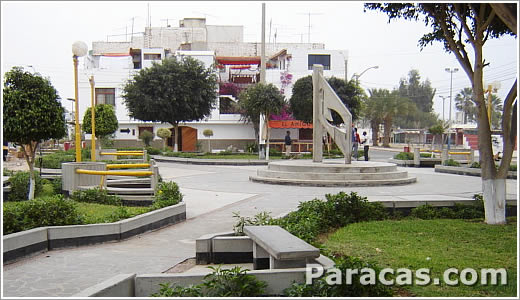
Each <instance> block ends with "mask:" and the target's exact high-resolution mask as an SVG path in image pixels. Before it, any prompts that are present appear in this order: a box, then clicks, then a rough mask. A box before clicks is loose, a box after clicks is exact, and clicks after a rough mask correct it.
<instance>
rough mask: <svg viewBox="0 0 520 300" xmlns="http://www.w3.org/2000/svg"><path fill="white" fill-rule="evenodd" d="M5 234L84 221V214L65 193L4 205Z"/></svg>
mask: <svg viewBox="0 0 520 300" xmlns="http://www.w3.org/2000/svg"><path fill="white" fill-rule="evenodd" d="M3 217H4V222H3V229H4V234H9V233H14V232H18V231H23V230H28V229H32V228H37V227H43V226H63V225H76V224H82V223H83V216H81V215H80V214H79V213H78V211H77V210H76V204H75V203H74V201H72V200H68V199H65V198H64V197H63V195H55V196H49V197H40V198H36V199H34V200H30V201H24V202H21V203H20V204H19V205H16V206H12V207H11V206H8V207H6V206H5V205H4V214H3Z"/></svg>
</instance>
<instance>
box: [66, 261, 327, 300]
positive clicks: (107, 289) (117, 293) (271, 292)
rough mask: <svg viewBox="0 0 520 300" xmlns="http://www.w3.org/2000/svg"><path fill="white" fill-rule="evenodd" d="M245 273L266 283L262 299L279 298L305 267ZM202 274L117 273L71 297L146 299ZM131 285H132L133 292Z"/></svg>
mask: <svg viewBox="0 0 520 300" xmlns="http://www.w3.org/2000/svg"><path fill="white" fill-rule="evenodd" d="M315 263H318V264H321V265H322V266H323V267H324V268H325V269H328V268H330V267H332V266H333V265H334V263H333V262H332V260H331V259H329V258H327V257H325V256H320V257H319V258H318V259H316V261H315ZM247 273H248V274H250V275H253V276H255V277H256V278H257V279H258V280H261V281H265V282H266V283H267V287H266V289H265V296H279V295H282V294H283V290H284V289H286V288H288V287H290V286H291V285H292V284H293V283H294V282H297V283H304V282H305V268H293V269H275V270H253V271H248V272H247ZM205 275H207V274H206V273H204V274H202V273H201V274H164V273H160V274H142V275H136V274H120V275H117V276H114V277H112V278H109V279H107V280H105V281H103V282H101V283H99V284H97V285H94V286H92V287H90V288H88V289H86V290H83V291H81V292H80V293H78V294H75V295H73V296H72V297H73V298H77V297H150V295H151V294H153V293H157V292H158V291H159V289H160V284H161V283H170V284H176V285H180V286H189V285H196V284H200V283H202V281H203V280H204V276H205ZM132 286H134V289H133V290H132V288H131V287H132Z"/></svg>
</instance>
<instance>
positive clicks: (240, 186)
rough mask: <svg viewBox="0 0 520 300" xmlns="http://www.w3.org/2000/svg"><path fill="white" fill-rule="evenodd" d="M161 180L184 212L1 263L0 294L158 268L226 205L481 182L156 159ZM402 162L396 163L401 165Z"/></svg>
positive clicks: (408, 195) (181, 252)
mask: <svg viewBox="0 0 520 300" xmlns="http://www.w3.org/2000/svg"><path fill="white" fill-rule="evenodd" d="M158 165H159V168H160V173H161V175H162V177H163V179H164V180H174V181H176V182H177V183H178V184H179V186H180V187H181V191H182V193H183V194H184V195H185V202H186V204H187V210H188V211H187V215H188V219H187V220H186V221H185V222H182V223H179V224H175V225H172V226H169V227H166V228H163V229H160V230H157V231H154V232H150V233H145V234H143V235H140V236H136V237H133V238H130V239H128V240H125V241H121V242H112V243H105V244H99V245H93V246H86V247H79V248H70V249H62V250H54V251H50V252H46V253H43V254H40V255H37V256H34V257H32V258H28V259H25V260H22V261H20V262H16V263H13V264H8V265H5V266H3V291H2V292H3V296H6V297H14V296H17V297H67V296H71V295H73V294H75V293H77V292H79V291H81V290H84V289H85V288H88V287H90V286H92V285H94V284H97V283H99V282H102V281H104V280H106V279H108V278H110V277H112V276H115V275H118V274H121V273H138V274H145V273H160V272H164V271H166V270H168V269H169V268H171V267H172V266H174V265H175V264H177V263H179V262H181V261H183V260H185V259H186V258H189V257H194V256H195V239H196V238H198V237H199V236H201V235H203V234H206V233H211V232H222V231H230V230H232V226H233V224H234V223H235V220H234V219H233V217H232V216H233V212H240V214H241V215H243V216H252V215H254V214H256V213H259V212H262V211H269V212H271V213H272V215H273V216H277V215H279V214H281V213H286V212H288V211H290V210H293V209H295V208H296V207H297V205H298V203H299V202H300V201H308V200H312V199H314V198H321V199H323V198H324V195H325V194H327V193H337V192H340V191H345V192H350V191H354V192H358V193H359V194H360V195H362V196H367V197H368V199H369V200H371V201H378V200H379V201H382V200H395V201H402V200H450V199H453V200H455V199H466V200H471V198H472V196H473V195H474V194H476V193H479V192H480V190H481V180H480V178H479V177H473V176H460V175H451V174H439V173H435V172H434V170H433V169H430V168H428V169H424V168H420V169H416V168H405V170H407V171H408V172H409V173H410V175H411V176H416V177H417V183H415V184H410V185H404V186H393V187H392V186H384V187H357V188H326V187H299V186H286V185H266V184H260V183H253V182H250V181H249V180H248V178H249V176H250V175H253V174H256V170H257V169H258V168H266V167H265V166H202V165H187V164H178V163H158ZM400 169H401V168H400ZM516 183H517V182H516V180H508V181H507V192H508V197H507V198H508V199H516V197H517V195H516Z"/></svg>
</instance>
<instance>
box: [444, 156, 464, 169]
mask: <svg viewBox="0 0 520 300" xmlns="http://www.w3.org/2000/svg"><path fill="white" fill-rule="evenodd" d="M442 164H443V165H444V166H451V167H460V163H459V162H458V161H456V160H454V159H452V158H450V159H448V160H446V161H444V163H442Z"/></svg>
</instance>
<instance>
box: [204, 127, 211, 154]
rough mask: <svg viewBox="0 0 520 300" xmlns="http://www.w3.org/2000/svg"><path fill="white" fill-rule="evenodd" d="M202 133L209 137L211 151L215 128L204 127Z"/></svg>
mask: <svg viewBox="0 0 520 300" xmlns="http://www.w3.org/2000/svg"><path fill="white" fill-rule="evenodd" d="M202 134H203V135H204V136H205V137H207V138H208V149H209V152H211V137H212V136H213V130H211V129H209V128H207V129H204V131H203V132H202Z"/></svg>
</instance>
